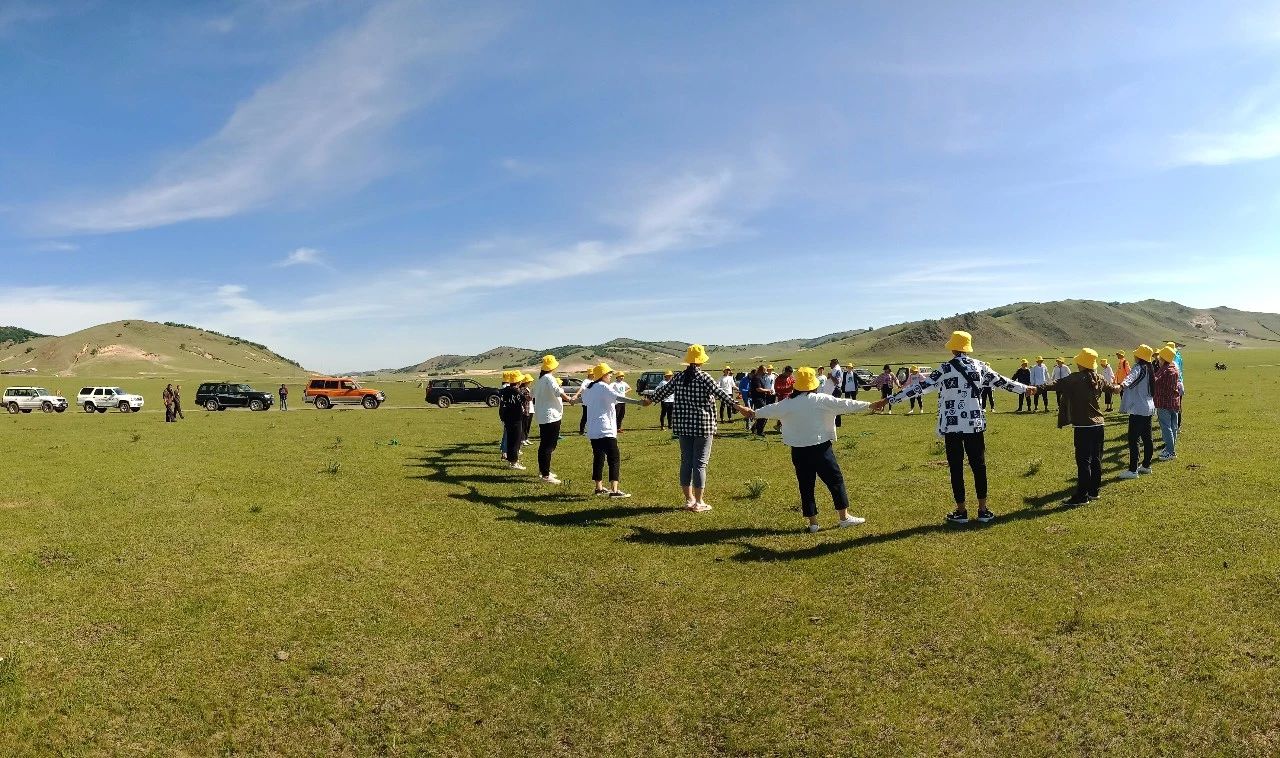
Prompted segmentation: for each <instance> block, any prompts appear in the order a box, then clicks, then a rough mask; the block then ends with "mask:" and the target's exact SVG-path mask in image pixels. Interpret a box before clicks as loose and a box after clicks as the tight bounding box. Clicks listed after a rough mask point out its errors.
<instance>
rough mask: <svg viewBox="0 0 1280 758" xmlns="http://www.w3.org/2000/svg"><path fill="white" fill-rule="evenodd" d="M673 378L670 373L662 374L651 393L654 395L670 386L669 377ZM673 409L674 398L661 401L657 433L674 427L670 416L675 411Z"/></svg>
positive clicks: (673, 374)
mask: <svg viewBox="0 0 1280 758" xmlns="http://www.w3.org/2000/svg"><path fill="white" fill-rule="evenodd" d="M673 376H675V373H674V372H672V371H667V372H666V373H664V374H663V375H662V381H660V382H658V386H656V387H654V388H653V391H654V392H655V393H656V392H657V391H658V390H660V389H662V388H663V387H665V386H667V385H668V384H670V383H671V377H673ZM675 408H676V399H675V398H674V397H667V398H666V399H664V400H663V401H662V403H661V405H660V407H659V409H658V430H659V431H661V430H663V429H666V428H667V427H668V426H674V425H675V420H674V419H673V418H672V414H673V412H674V411H675Z"/></svg>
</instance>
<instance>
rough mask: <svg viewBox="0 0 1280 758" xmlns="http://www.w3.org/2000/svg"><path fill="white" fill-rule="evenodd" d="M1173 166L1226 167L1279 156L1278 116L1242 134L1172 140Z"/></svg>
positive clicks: (1210, 134)
mask: <svg viewBox="0 0 1280 758" xmlns="http://www.w3.org/2000/svg"><path fill="white" fill-rule="evenodd" d="M1173 153H1174V154H1173V158H1172V160H1171V162H1172V164H1173V165H1175V166H1229V165H1231V164H1233V163H1249V162H1252V161H1265V160H1269V159H1271V158H1275V157H1277V156H1280V116H1277V117H1276V118H1268V119H1263V120H1261V122H1260V123H1257V124H1254V125H1252V126H1250V127H1248V128H1246V129H1244V130H1241V131H1231V132H1222V133H1217V134H1214V133H1190V134H1183V135H1179V136H1178V137H1176V138H1175V139H1174V146H1173Z"/></svg>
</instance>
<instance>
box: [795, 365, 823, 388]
mask: <svg viewBox="0 0 1280 758" xmlns="http://www.w3.org/2000/svg"><path fill="white" fill-rule="evenodd" d="M816 389H818V372H817V371H814V370H813V369H812V368H810V367H809V366H801V367H800V368H798V369H796V390H797V391H799V392H813V391H814V390H816Z"/></svg>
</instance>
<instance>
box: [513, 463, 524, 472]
mask: <svg viewBox="0 0 1280 758" xmlns="http://www.w3.org/2000/svg"><path fill="white" fill-rule="evenodd" d="M510 468H513V469H515V470H516V471H524V464H523V463H512V464H511V466H510Z"/></svg>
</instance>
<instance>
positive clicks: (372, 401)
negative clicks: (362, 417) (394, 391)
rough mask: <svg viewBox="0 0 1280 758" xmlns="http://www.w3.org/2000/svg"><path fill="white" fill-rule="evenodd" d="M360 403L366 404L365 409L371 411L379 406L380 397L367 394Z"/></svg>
mask: <svg viewBox="0 0 1280 758" xmlns="http://www.w3.org/2000/svg"><path fill="white" fill-rule="evenodd" d="M360 404H361V405H363V406H364V408H365V410H367V411H371V410H373V409H374V408H377V407H378V398H376V397H374V396H373V395H365V396H364V400H361V401H360Z"/></svg>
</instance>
